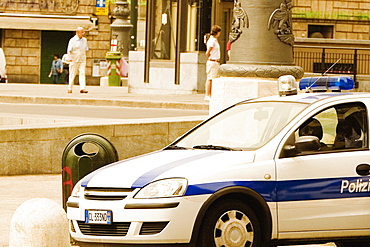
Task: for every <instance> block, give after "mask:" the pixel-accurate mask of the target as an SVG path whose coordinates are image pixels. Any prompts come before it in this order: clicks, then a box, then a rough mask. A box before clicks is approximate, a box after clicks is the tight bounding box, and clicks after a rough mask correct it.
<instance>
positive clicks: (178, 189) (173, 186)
mask: <svg viewBox="0 0 370 247" xmlns="http://www.w3.org/2000/svg"><path fill="white" fill-rule="evenodd" d="M187 186H188V181H187V180H186V179H185V178H169V179H163V180H158V181H155V182H153V183H150V184H148V185H146V186H145V187H143V188H142V189H141V190H139V192H138V193H137V194H136V195H135V196H134V198H136V199H138V198H140V199H145V198H159V197H174V196H183V195H184V193H185V191H186V188H187Z"/></svg>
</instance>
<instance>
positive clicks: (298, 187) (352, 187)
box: [185, 177, 370, 202]
mask: <svg viewBox="0 0 370 247" xmlns="http://www.w3.org/2000/svg"><path fill="white" fill-rule="evenodd" d="M234 186H243V187H247V188H250V189H252V190H254V191H256V192H257V193H259V194H260V195H261V196H262V197H263V198H264V199H265V201H267V202H286V201H305V200H323V199H338V198H352V197H370V191H369V190H370V189H369V188H370V187H369V186H370V180H369V178H368V177H365V178H363V177H352V178H328V179H306V180H288V181H224V182H215V183H206V184H194V185H189V186H188V189H187V191H186V194H185V195H186V196H192V195H203V194H213V193H215V192H216V191H218V190H221V189H224V188H227V187H234ZM343 186H346V188H343ZM275 191H277V193H275Z"/></svg>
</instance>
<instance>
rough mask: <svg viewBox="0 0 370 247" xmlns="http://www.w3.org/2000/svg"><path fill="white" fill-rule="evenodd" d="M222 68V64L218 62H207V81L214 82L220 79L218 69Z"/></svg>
mask: <svg viewBox="0 0 370 247" xmlns="http://www.w3.org/2000/svg"><path fill="white" fill-rule="evenodd" d="M219 67H220V63H218V62H216V61H209V60H208V61H207V64H206V72H207V80H212V79H215V78H218V68H219Z"/></svg>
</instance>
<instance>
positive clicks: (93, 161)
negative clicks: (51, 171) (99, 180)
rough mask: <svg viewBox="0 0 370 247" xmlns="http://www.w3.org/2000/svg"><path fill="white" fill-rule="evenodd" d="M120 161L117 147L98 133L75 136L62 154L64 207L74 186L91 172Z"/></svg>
mask: <svg viewBox="0 0 370 247" xmlns="http://www.w3.org/2000/svg"><path fill="white" fill-rule="evenodd" d="M116 161H118V154H117V150H116V149H115V147H114V146H113V145H112V143H110V142H109V141H108V140H107V139H106V138H104V137H103V136H101V135H98V134H90V133H89V134H82V135H79V136H76V137H75V138H73V139H72V140H71V141H70V142H69V143H68V145H67V146H66V148H65V149H64V151H63V155H62V186H63V188H62V192H63V208H64V209H66V203H67V200H68V197H69V196H70V195H71V193H72V189H73V186H74V185H75V184H76V183H77V182H78V181H79V180H80V179H81V178H83V177H84V176H86V175H87V174H89V173H90V172H92V171H94V170H96V169H98V168H100V167H102V166H105V165H108V164H110V163H113V162H116Z"/></svg>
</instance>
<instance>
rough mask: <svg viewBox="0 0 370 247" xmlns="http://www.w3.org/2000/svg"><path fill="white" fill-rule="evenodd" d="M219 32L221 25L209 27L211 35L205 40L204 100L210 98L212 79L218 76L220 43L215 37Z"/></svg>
mask: <svg viewBox="0 0 370 247" xmlns="http://www.w3.org/2000/svg"><path fill="white" fill-rule="evenodd" d="M220 34H221V27H220V26H218V25H214V26H212V28H211V37H210V38H209V39H208V41H207V51H206V56H207V58H208V60H207V64H206V71H207V81H206V88H205V91H206V96H205V97H204V100H210V99H211V93H212V80H213V79H214V78H217V77H218V68H219V67H220V55H221V54H220V45H219V43H218V40H217V38H218V37H219V36H220Z"/></svg>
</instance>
